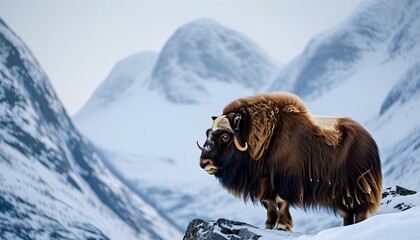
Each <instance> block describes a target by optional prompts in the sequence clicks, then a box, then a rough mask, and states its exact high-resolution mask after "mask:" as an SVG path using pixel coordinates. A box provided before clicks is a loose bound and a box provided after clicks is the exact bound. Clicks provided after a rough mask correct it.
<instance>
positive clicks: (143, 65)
mask: <svg viewBox="0 0 420 240" xmlns="http://www.w3.org/2000/svg"><path fill="white" fill-rule="evenodd" d="M158 55H159V54H158V53H157V52H151V51H146V52H140V53H137V54H133V55H131V56H128V57H126V58H124V59H122V60H120V61H119V62H118V63H117V64H116V65H115V67H114V68H113V69H112V70H111V73H110V74H109V75H108V77H107V78H106V79H105V80H104V81H103V82H102V83H101V85H99V87H98V88H97V89H96V90H95V92H94V93H93V95H92V96H91V97H90V99H89V100H88V102H87V103H86V105H85V106H84V107H83V108H82V109H81V110H80V111H79V112H78V113H77V114H76V115H75V116H76V118H77V116H79V115H80V114H83V113H84V112H90V111H92V110H96V109H98V108H104V107H109V106H108V105H109V104H112V103H114V102H115V101H118V100H120V99H123V98H124V97H127V96H128V95H130V94H132V93H133V92H135V91H136V87H138V86H139V85H142V84H143V82H144V80H145V79H146V78H147V77H148V76H149V75H150V73H151V70H152V69H153V67H154V65H155V63H156V60H157V58H158Z"/></svg>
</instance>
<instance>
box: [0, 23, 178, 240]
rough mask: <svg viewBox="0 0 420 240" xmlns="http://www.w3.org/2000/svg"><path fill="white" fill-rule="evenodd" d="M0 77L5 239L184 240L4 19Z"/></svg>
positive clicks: (0, 208) (0, 221)
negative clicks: (93, 140)
mask: <svg viewBox="0 0 420 240" xmlns="http://www.w3.org/2000/svg"><path fill="white" fill-rule="evenodd" d="M0 80H1V81H0V85H1V87H0V238H1V239H48V238H49V239H171V238H173V237H174V236H175V237H176V236H180V233H179V232H178V230H177V229H176V228H174V227H173V225H172V224H171V223H170V222H168V221H167V220H166V219H165V218H164V217H162V216H161V215H160V214H159V213H158V212H157V211H156V210H155V209H154V208H152V207H151V206H150V205H148V204H147V203H145V201H144V200H143V199H141V198H140V197H139V196H138V195H136V194H135V193H134V192H133V191H131V189H130V188H128V187H127V186H126V185H125V184H123V183H122V182H121V181H120V180H119V179H118V178H116V177H115V176H114V175H113V174H112V173H111V172H110V170H109V169H108V168H107V167H106V166H105V165H104V164H103V163H102V160H101V159H100V157H99V155H98V153H97V152H96V151H95V149H94V148H93V147H92V145H91V144H90V143H89V141H88V140H87V139H85V138H84V137H83V136H82V135H80V133H79V132H78V130H77V129H76V128H75V127H74V126H73V124H72V122H71V120H70V119H69V117H68V116H67V114H66V112H65V110H64V108H63V106H62V104H61V102H60V101H59V100H58V98H57V96H56V95H55V93H54V91H53V89H52V87H51V85H50V83H49V80H48V77H47V76H46V74H45V72H44V71H43V70H42V68H41V66H40V65H39V63H38V62H37V61H36V59H35V58H34V57H33V55H32V53H31V52H30V50H29V49H28V47H27V46H26V45H25V44H24V43H23V41H22V40H21V39H20V38H19V37H18V36H17V35H16V34H15V33H14V32H12V30H10V28H9V27H8V26H7V25H6V24H5V23H4V22H3V21H2V20H0Z"/></svg>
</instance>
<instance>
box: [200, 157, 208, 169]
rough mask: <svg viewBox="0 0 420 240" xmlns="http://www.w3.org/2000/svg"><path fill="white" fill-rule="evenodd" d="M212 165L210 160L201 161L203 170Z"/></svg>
mask: <svg viewBox="0 0 420 240" xmlns="http://www.w3.org/2000/svg"><path fill="white" fill-rule="evenodd" d="M209 164H210V160H208V159H200V167H201V168H202V169H204V168H206V166H207V165H209Z"/></svg>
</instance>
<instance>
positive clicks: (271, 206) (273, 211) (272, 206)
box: [261, 200, 277, 229]
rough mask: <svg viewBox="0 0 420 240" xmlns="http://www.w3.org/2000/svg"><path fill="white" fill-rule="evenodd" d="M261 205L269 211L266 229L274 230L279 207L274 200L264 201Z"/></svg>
mask: <svg viewBox="0 0 420 240" xmlns="http://www.w3.org/2000/svg"><path fill="white" fill-rule="evenodd" d="M261 203H262V204H263V206H264V207H265V209H267V220H266V221H265V228H267V229H273V228H274V225H275V224H276V221H277V206H276V202H275V201H273V200H262V201H261Z"/></svg>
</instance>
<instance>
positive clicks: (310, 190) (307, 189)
mask: <svg viewBox="0 0 420 240" xmlns="http://www.w3.org/2000/svg"><path fill="white" fill-rule="evenodd" d="M223 114H224V115H225V116H226V118H227V119H228V120H229V122H230V123H231V126H232V127H231V129H235V125H234V124H235V123H234V121H235V120H234V118H235V116H238V114H239V115H240V116H241V117H242V118H241V122H240V125H238V127H237V128H238V129H240V132H239V133H237V134H238V136H239V137H240V138H241V139H240V140H241V141H242V142H247V143H248V146H249V148H248V150H247V151H246V152H240V151H238V150H237V149H235V148H234V146H233V144H228V145H227V146H224V145H223V144H214V143H208V141H209V140H208V141H206V144H207V145H206V144H205V145H204V146H207V148H205V149H206V150H205V151H203V153H202V156H201V160H200V161H201V162H203V161H204V163H203V165H202V167H203V166H205V165H207V164H212V166H213V165H214V166H215V169H217V171H216V172H215V176H216V177H217V178H218V179H219V181H220V182H221V184H222V186H224V187H225V188H226V189H227V190H228V191H229V192H231V193H232V194H234V195H235V196H238V197H239V196H242V197H243V198H244V199H245V200H246V199H250V200H251V201H253V202H256V201H261V202H262V203H263V205H264V206H265V207H266V208H267V217H268V219H267V222H266V226H267V227H268V228H276V229H285V230H290V229H291V227H292V225H293V223H292V219H291V216H290V213H289V211H288V207H289V204H290V205H292V206H298V207H303V208H307V207H319V206H321V207H326V208H327V209H330V210H332V211H334V212H338V213H339V214H340V215H341V216H343V219H344V225H348V224H352V223H354V221H356V222H359V221H362V220H364V219H366V218H367V213H368V212H371V213H373V212H375V211H376V210H377V208H378V206H379V204H380V200H381V192H382V191H381V190H382V173H381V163H380V159H379V154H378V148H377V145H376V143H375V141H374V140H373V139H372V137H371V136H370V134H369V133H368V132H367V131H366V130H365V129H364V128H363V127H362V126H361V125H359V124H358V123H356V122H355V121H353V120H351V119H349V118H325V117H316V116H313V115H311V114H310V113H309V112H308V111H307V109H306V107H305V105H304V103H303V102H302V100H301V99H300V98H299V97H297V96H296V95H293V94H289V93H272V94H261V95H257V96H253V97H247V98H241V99H238V100H236V101H234V102H232V103H230V104H229V105H227V106H226V107H225V109H224V110H223ZM228 133H229V132H228ZM209 134H210V137H208V139H212V137H214V139H215V140H214V141H216V143H217V138H216V136H218V135H217V134H218V132H215V133H213V132H211V131H210V133H209ZM230 134H231V132H230ZM235 134H236V133H235ZM203 168H204V167H203ZM273 209H275V210H273ZM276 211H277V212H276Z"/></svg>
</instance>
